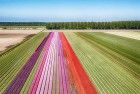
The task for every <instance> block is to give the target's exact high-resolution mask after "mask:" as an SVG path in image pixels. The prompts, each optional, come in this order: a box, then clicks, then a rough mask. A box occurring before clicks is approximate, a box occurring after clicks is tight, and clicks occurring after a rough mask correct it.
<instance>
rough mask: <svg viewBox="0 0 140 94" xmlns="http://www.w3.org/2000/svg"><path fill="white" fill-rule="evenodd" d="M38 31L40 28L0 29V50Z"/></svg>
mask: <svg viewBox="0 0 140 94" xmlns="http://www.w3.org/2000/svg"><path fill="white" fill-rule="evenodd" d="M38 32H40V30H0V52H2V51H4V50H6V49H7V48H10V47H12V46H14V45H16V44H18V43H20V42H21V41H23V40H24V39H26V38H27V37H28V38H29V37H31V35H34V34H36V33H38Z"/></svg>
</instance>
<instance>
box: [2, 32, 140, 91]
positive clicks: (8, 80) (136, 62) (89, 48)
mask: <svg viewBox="0 0 140 94" xmlns="http://www.w3.org/2000/svg"><path fill="white" fill-rule="evenodd" d="M126 33H127V32H126ZM138 34H140V33H138ZM0 94H140V40H138V39H133V38H129V37H123V36H119V35H114V34H109V33H105V32H40V33H38V34H36V35H34V36H33V37H31V38H30V39H28V40H26V41H24V42H22V43H21V44H20V45H18V46H17V47H15V48H13V49H11V50H9V51H8V52H6V53H5V54H3V55H1V56H0Z"/></svg>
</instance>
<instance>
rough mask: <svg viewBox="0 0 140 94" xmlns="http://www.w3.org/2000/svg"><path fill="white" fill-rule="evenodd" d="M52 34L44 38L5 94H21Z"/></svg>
mask: <svg viewBox="0 0 140 94" xmlns="http://www.w3.org/2000/svg"><path fill="white" fill-rule="evenodd" d="M49 36H50V34H49V35H48V36H47V37H45V38H44V40H43V41H42V43H41V44H40V45H39V47H38V48H37V49H36V50H35V52H34V53H33V54H32V56H31V58H30V59H29V60H28V61H27V63H26V64H25V65H24V66H23V68H22V69H21V70H20V71H19V73H18V74H17V75H16V77H15V79H14V80H13V81H12V82H11V83H10V85H9V86H8V87H7V89H6V90H5V92H4V94H19V92H20V91H21V89H22V87H23V85H24V83H25V82H26V80H27V78H28V76H29V74H30V73H31V71H32V69H33V67H34V65H35V63H36V61H37V59H38V57H39V55H40V53H41V51H42V49H43V47H44V45H45V44H46V42H47V40H48V38H49Z"/></svg>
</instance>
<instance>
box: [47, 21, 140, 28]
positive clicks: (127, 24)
mask: <svg viewBox="0 0 140 94" xmlns="http://www.w3.org/2000/svg"><path fill="white" fill-rule="evenodd" d="M46 28H47V29H140V21H119V22H52V23H47V25H46Z"/></svg>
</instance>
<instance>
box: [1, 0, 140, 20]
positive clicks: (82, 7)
mask: <svg viewBox="0 0 140 94" xmlns="http://www.w3.org/2000/svg"><path fill="white" fill-rule="evenodd" d="M111 20H140V0H0V21H111Z"/></svg>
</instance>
